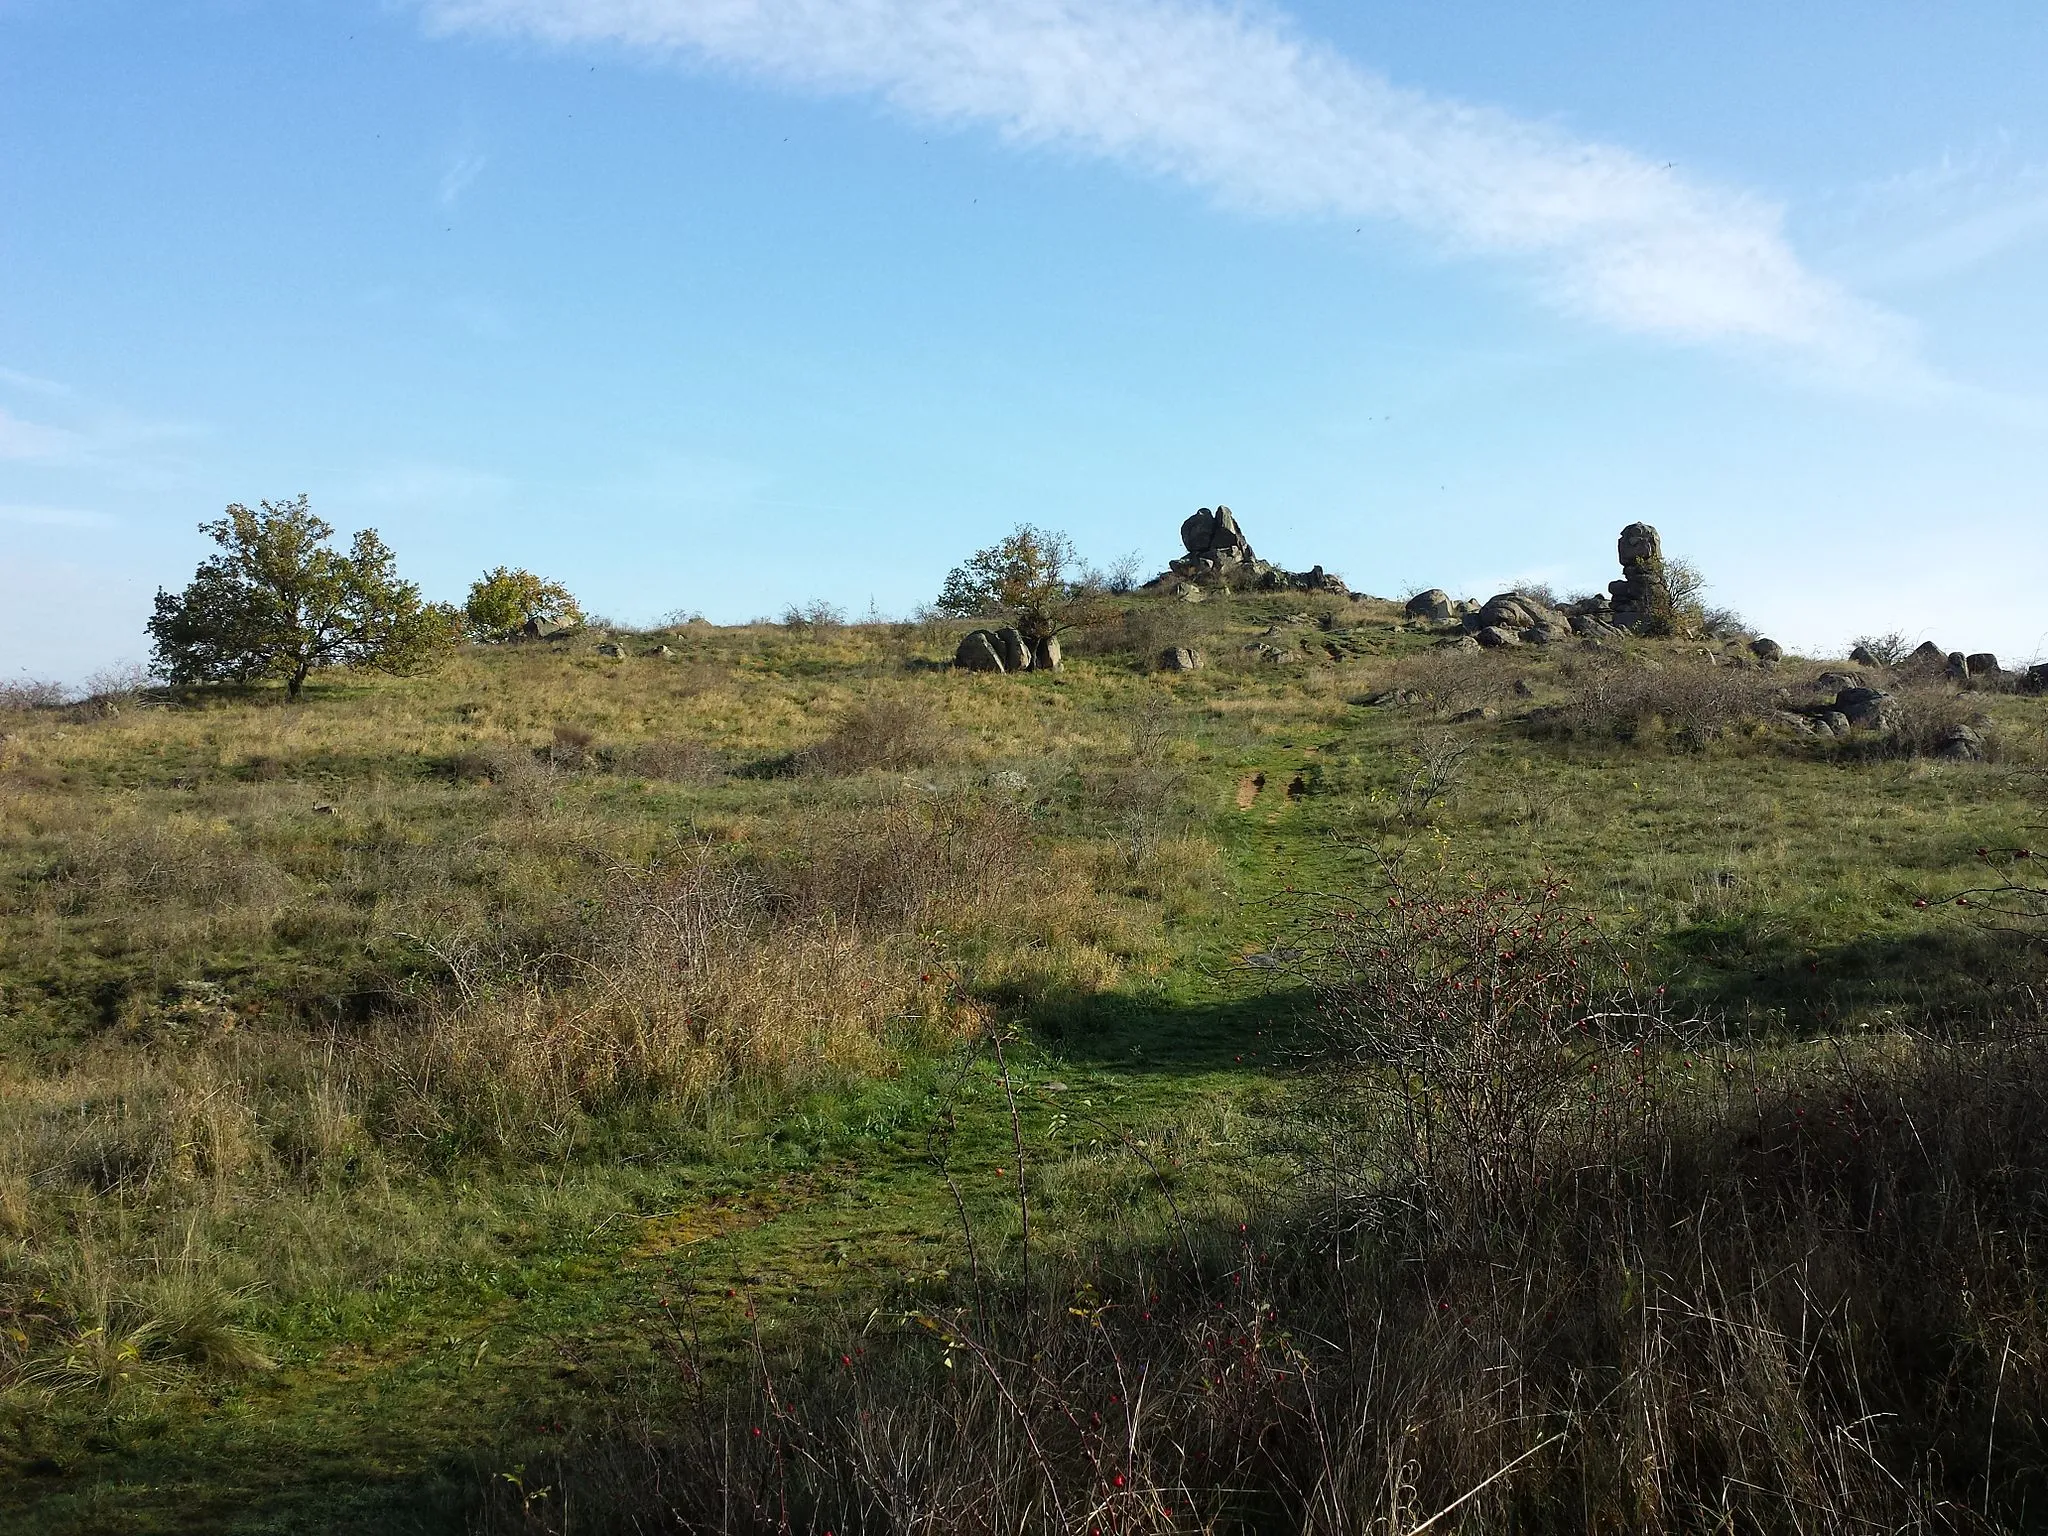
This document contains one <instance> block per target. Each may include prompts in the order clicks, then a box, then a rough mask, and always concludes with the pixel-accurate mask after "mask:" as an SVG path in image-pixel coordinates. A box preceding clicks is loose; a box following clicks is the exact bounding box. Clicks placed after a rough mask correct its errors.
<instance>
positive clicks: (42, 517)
mask: <svg viewBox="0 0 2048 1536" xmlns="http://www.w3.org/2000/svg"><path fill="white" fill-rule="evenodd" d="M118 522H119V519H117V518H114V517H110V516H109V515H108V514H106V513H105V512H88V511H85V510H84V509H82V508H79V507H33V506H28V507H25V506H18V505H9V504H7V503H0V523H25V524H27V525H28V526H29V527H32V528H112V527H114V526H116V525H117V523H118Z"/></svg>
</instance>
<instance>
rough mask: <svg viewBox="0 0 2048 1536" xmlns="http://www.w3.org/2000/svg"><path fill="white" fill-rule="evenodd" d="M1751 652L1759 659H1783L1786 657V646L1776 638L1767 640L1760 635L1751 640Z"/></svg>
mask: <svg viewBox="0 0 2048 1536" xmlns="http://www.w3.org/2000/svg"><path fill="white" fill-rule="evenodd" d="M1749 654H1750V655H1752V656H1754V657H1755V658H1756V659H1757V660H1758V661H1783V660H1784V659H1785V648H1784V647H1783V646H1782V645H1780V644H1778V642H1777V641H1775V640H1767V639H1765V638H1764V637H1763V636H1762V635H1758V636H1757V637H1756V638H1755V639H1754V640H1752V641H1750V642H1749Z"/></svg>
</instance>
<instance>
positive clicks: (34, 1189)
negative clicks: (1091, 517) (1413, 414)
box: [0, 593, 2048, 1536]
mask: <svg viewBox="0 0 2048 1536" xmlns="http://www.w3.org/2000/svg"><path fill="white" fill-rule="evenodd" d="M1121 606H1122V612H1121V615H1120V617H1119V618H1117V619H1116V620H1115V621H1114V622H1112V623H1107V624H1104V625H1101V626H1099V627H1097V628H1095V629H1091V630H1089V631H1086V632H1084V633H1081V634H1079V635H1077V636H1072V637H1069V638H1070V640H1071V641H1072V643H1071V644H1070V645H1069V648H1068V655H1067V663H1066V666H1065V668H1064V670H1063V671H1062V672H1061V673H1059V674H1057V675H1042V674H1028V675H1021V676H988V675H980V674H971V673H963V672H955V671H953V670H952V669H951V668H950V666H949V665H947V664H946V663H947V662H948V660H949V658H950V657H951V655H952V651H953V646H954V643H955V641H956V639H957V636H958V634H959V633H960V632H961V630H962V629H963V628H964V627H965V626H953V625H948V624H936V623H934V624H918V625H912V624H901V625H889V624H862V625H851V626H849V625H840V624H836V623H829V622H828V623H822V624H819V623H807V624H796V625H756V626H750V627H740V628H719V627H714V626H709V625H704V624H692V625H686V626H683V627H680V628H675V629H669V630H662V631H658V632H647V633H635V634H630V635H627V634H618V635H615V636H613V637H612V638H613V639H614V640H616V641H617V642H618V644H619V646H620V648H621V649H623V650H624V651H625V652H626V654H625V656H624V657H623V658H622V659H614V658H609V657H605V656H601V655H599V654H598V653H597V651H596V649H595V645H596V642H597V640H598V639H599V638H601V637H599V636H597V635H595V634H590V633H585V634H580V635H577V636H574V637H571V638H569V639H566V640H558V641H553V642H547V643H533V644H525V645H507V646H497V647H473V648H469V649H467V650H465V651H463V652H462V653H460V654H459V655H458V656H457V657H456V658H455V659H454V660H453V661H452V662H451V663H450V664H449V665H447V666H446V667H445V668H443V669H442V670H440V671H438V672H435V673H433V674H431V675H428V676H425V677H420V678H414V679H402V680H401V679H384V678H370V677H361V676H353V675H339V674H323V675H319V676H316V678H315V680H314V681H313V682H312V683H311V684H310V685H309V686H308V688H307V690H306V694H305V696H304V698H303V699H302V700H301V701H300V702H298V703H296V704H287V703H286V702H285V701H284V700H283V698H282V697H281V694H279V693H277V692H274V691H261V690H259V691H254V692H249V693H244V694H233V693H212V694H205V695H194V696H192V697H189V698H184V699H166V698H163V697H160V696H156V695H152V694H149V693H146V692H141V691H138V692H134V693H122V694H118V695H116V694H109V695H105V696H102V697H99V698H96V699H94V700H89V701H86V702H84V703H78V704H58V703H54V702H50V701H47V700H45V701H36V700H31V699H26V698H24V699H19V700H16V701H15V705H16V707H11V708H6V709H0V1527H4V1528H10V1529H22V1530H36V1531H60V1532H61V1531H80V1532H83V1531H133V1532H154V1531H184V1530H192V1531H198V1530H249V1531H305V1530H327V1529H333V1530H407V1531H414V1530H418V1531H429V1530H431V1531H440V1530H463V1529H475V1530H493V1531H495V1530H522V1531H525V1530H548V1531H585V1530H664V1529H673V1530H730V1531H740V1530H747V1531H753V1530H761V1531H767V1530H771V1529H772V1530H797V1531H827V1530H839V1531H849V1530H862V1531H875V1532H880V1531H891V1532H894V1531H911V1530H918V1531H930V1532H940V1531H969V1530H972V1531H990V1532H995V1531H1020V1532H1021V1531H1026V1530H1030V1531H1040V1530H1044V1531H1055V1530H1056V1531H1074V1532H1077V1533H1078V1532H1087V1533H1090V1536H1098V1533H1101V1532H1109V1531H1116V1532H1137V1531H1184V1530H1185V1531H1209V1530H1215V1531H1226V1530H1232V1531H1235V1530H1257V1531H1281V1530H1302V1529H1315V1530H1319V1531H1323V1530H1327V1531H1330V1532H1336V1531H1358V1532H1364V1531H1369V1530H1370V1531H1385V1532H1389V1533H1393V1532H1410V1531H1420V1530H1422V1529H1425V1528H1426V1529H1432V1530H1449V1529H1464V1530H1471V1531H1481V1530H1489V1531H1490V1530H1507V1529H1528V1530H1566V1529H1579V1530H1586V1529H1596V1528H1597V1529H1603V1530H1615V1531H1624V1530H1627V1531H1634V1530H1642V1531H1649V1530H1662V1529H1685V1530H1691V1529H1699V1530H1702V1531H1705V1530H1729V1531H1736V1530H1780V1529H1782V1530H1786V1531H1793V1530H1798V1531H1835V1530H1842V1531H1847V1530H1850V1529H1871V1528H1880V1529H1905V1528H1916V1529H1927V1530H1934V1529H1969V1530H1994V1529H2022V1528H2026V1525H2027V1522H2028V1519H2029V1516H2030V1512H2031V1514H2032V1517H2033V1518H2036V1519H2038V1517H2039V1516H2038V1512H2039V1511H2040V1510H2041V1509H2042V1508H2044V1507H2048V1505H2044V1497H2048V1487H2044V1478H2048V1459H2044V1458H2048V1435H2044V1433H2043V1430H2044V1424H2048V1421H2044V1419H2043V1412H2044V1409H2048V1401H2044V1399H2043V1395H2042V1391H2041V1387H2040V1385H2039V1384H2040V1383H2041V1382H2042V1381H2048V1326H2044V1323H2043V1318H2044V1316H2048V1310H2044V1309H2048V1290H2044V1281H2048V1275H2044V1272H2043V1271H2041V1270H2037V1269H2036V1268H2034V1266H2035V1265H2036V1264H2038V1263H2039V1262H2040V1260H2039V1258H2038V1257H2037V1253H2038V1250H2039V1245H2040V1242H2041V1240H2042V1239H2043V1238H2044V1237H2048V1205H2044V1204H2043V1200H2044V1198H2048V1142H2044V1139H2043V1136H2042V1134H2041V1133H2042V1132H2043V1131H2044V1130H2048V1121H2044V1114H2048V1111H2043V1109H2042V1108H2041V1107H2040V1106H2039V1104H2038V1103H2037V1102H2036V1100H2037V1098H2038V1094H2037V1092H2036V1085H2037V1084H2038V1082H2039V1081H2040V1077H2039V1068H2040V1067H2041V1066H2043V1065H2048V1063H2044V1062H2043V1061H2042V1060H2041V1047H2040V1043H2039V1037H2038V1034H2037V1031H2038V1030H2039V1027H2040V1023H2041V1013H2040V1004H2039V994H2038V990H2037V989H2038V987H2039V986H2040V984H2041V981H2042V979H2043V965H2042V954H2041V950H2040V947H2039V946H2040V941H2041V940H2042V939H2043V938H2044V937H2048V934H2044V933H2042V932H2040V931H2039V930H2038V927H2037V926H2036V925H2033V924H2031V923H2030V922H2029V921H2028V920H2027V919H2025V918H2020V919H2012V920H2008V919H2005V918H2001V917H1999V916H1998V915H1996V913H1995V912H1987V910H1986V906H1985V902H1984V900H1983V899H1982V898H1980V897H1973V896H1972V895H1971V894H1970V893H1973V892H1979V891H1981V890H1982V888H1984V887H1985V886H1986V885H1987V884H1997V883H1999V882H2001V881H2003V880H2006V879H2007V878H2009V876H2008V874H2007V873H2006V872H2007V871H2010V870H2012V869H2022V870H2023V869H2024V868H2025V867H2026V866H2025V865H2023V864H2014V863H2012V862H2011V861H2010V859H2009V858H2008V857H2007V854H2006V852H2005V851H2008V850H2013V849H2018V848H2023V847H2026V846H2027V844H2028V843H2029V841H2030V839H2034V838H2038V837H2039V835H2040V834H2039V831H2038V827H2039V822H2040V818H2041V815H2042V809H2043V805H2042V795H2041V783H2042V780H2041V778H2040V777H2039V768H2040V765H2041V764H2042V762H2043V760H2044V740H2043V728H2044V725H2048V700H2042V699H2039V698H2033V697H2023V696H2018V695H2014V694H2008V693H2002V692H1998V691H1995V690H1991V689H1983V690H1975V689H1973V690H1969V691H1963V690H1960V689H1958V688H1957V687H1956V686H1955V685H1952V684H1947V683H1939V684H1927V685H1921V686H1918V687H1913V688H1904V689H1902V691H1901V700H1902V716H1903V724H1902V727H1901V730H1900V732H1899V733H1898V735H1897V736H1896V737H1895V738H1893V739H1890V740H1882V741H1881V740H1878V739H1876V738H1873V737H1868V736H1862V735H1859V736H1855V737H1850V738H1844V739H1839V740H1837V739H1815V738H1812V737H1805V736H1800V735H1797V734H1795V733H1794V732H1791V731H1789V730H1788V729H1786V728H1785V726H1784V725H1783V723H1782V722H1781V721H1780V720H1779V718H1778V715H1777V711H1778V710H1779V709H1780V708H1782V707H1783V705H1784V704H1785V703H1786V702H1788V701H1789V702H1792V703H1798V702H1803V701H1808V700H1811V699H1816V698H1818V697H1820V696H1821V695H1822V694H1823V693H1824V692H1826V691H1827V690H1826V689H1825V688H1823V687H1821V686H1820V685H1818V684H1817V682H1816V679H1817V677H1818V675H1819V674H1820V673H1821V672H1823V671H1825V670H1829V669H1830V664H1828V663H1825V662H1822V661H1817V660H1816V661H1809V660H1801V659H1796V658H1795V659H1788V660H1786V661H1784V662H1783V663H1780V664H1778V665H1777V666H1775V667H1771V668H1762V667H1757V666H1753V665H1751V664H1750V663H1749V660H1748V657H1747V655H1746V653H1743V652H1741V651H1740V649H1739V648H1738V647H1735V646H1732V645H1722V644H1719V643H1717V642H1711V641H1687V640H1675V641H1655V642H1652V641H1629V642H1609V643H1607V644H1605V645H1604V646H1602V647H1599V648H1587V647H1582V646H1580V645H1578V644H1570V645H1555V646H1550V647H1528V648H1523V649H1518V650H1512V651H1495V652H1484V653H1469V652H1464V651H1456V650H1452V649H1448V648H1445V647H1443V646H1441V645H1440V644H1439V643H1438V637H1437V636H1435V635H1433V634H1431V633H1428V632H1425V631H1424V630H1422V629H1419V628H1417V627H1415V626H1413V625H1410V624H1406V623H1404V622H1403V621H1402V619H1401V616H1400V609H1399V607H1398V606H1397V605H1395V604H1391V603H1382V602H1378V601H1375V600H1370V599H1367V600H1359V601H1352V602H1345V601H1342V600H1339V599H1335V598H1332V597H1328V596H1324V595H1316V596H1304V595H1302V594H1298V593H1280V594H1271V595H1264V594H1261V595H1250V594H1247V595H1240V596H1235V597H1212V598H1210V599H1209V600H1208V601H1205V602H1202V603H1199V604H1196V603H1185V602H1179V601H1174V600H1168V599H1153V598H1149V597H1133V598H1130V599H1127V600H1125V601H1124V602H1123V603H1122V605H1121ZM1169 645H1192V646H1195V647H1198V648H1199V649H1200V650H1201V651H1202V652H1203V654H1204V656H1205V658H1206V663H1205V665H1204V666H1203V667H1202V668H1201V669H1200V670H1198V671H1194V672H1190V673H1174V674H1168V673H1162V672H1160V671H1158V670H1156V658H1157V657H1158V655H1159V653H1160V651H1161V649H1162V648H1163V647H1165V646H1169ZM1258 647H1263V650H1260V649H1256V648H1258ZM1841 669H1842V668H1841V664H1833V670H1838V671H1839V670H1841ZM1966 721H1976V722H1980V723H1979V725H1978V728H1979V729H1980V730H1981V731H1982V733H1983V735H1984V737H1985V739H1986V741H1987V743H1988V750H1987V753H1986V760H1982V761H1975V760H1961V761H1958V760H1948V759H1945V758H1942V757H1940V756H1938V755H1935V754H1934V753H1932V752H1931V751H1930V750H1928V748H1929V747H1930V746H1931V744H1932V743H1934V742H1936V741H1938V740H1939V739H1940V736H1941V732H1942V730H1943V729H1944V728H1945V727H1947V726H1949V725H1952V724H1955V723H1960V722H1966ZM1980 850H1990V851H1992V852H1991V854H1990V855H1989V856H1988V857H1987V856H1986V855H1985V854H1980ZM1958 897H1962V898H1963V901H1962V902H1961V903H1960V904H1959V903H1958V902H1957V900H1956V898H1958ZM1389 914H1392V915H1389ZM1567 934H1568V935H1569V936H1570V937H1569V940H1568V941H1567V939H1566V938H1565V937H1564V936H1565V935H1567ZM1574 946H1576V947H1574ZM1538 972H1540V975H1539V974H1536V973H1538ZM1622 998H1625V999H1627V1000H1628V1001H1627V1003H1626V1006H1623V1005H1622V1004H1620V1003H1617V1002H1616V1001H1615V1000H1616V999H1622ZM1389 1021H1394V1022H1391V1023H1390V1022H1389ZM1397 1024H1398V1026H1399V1027H1396V1025H1397ZM1603 1074H1604V1075H1603ZM2030 1501H2031V1502H2030Z"/></svg>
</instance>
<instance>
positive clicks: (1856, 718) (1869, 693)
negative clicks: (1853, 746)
mask: <svg viewBox="0 0 2048 1536" xmlns="http://www.w3.org/2000/svg"><path fill="white" fill-rule="evenodd" d="M1835 708H1836V709H1837V710H1838V711H1840V712H1841V713H1842V714H1843V715H1845V716H1847V717H1848V721H1849V723H1850V724H1851V725H1853V726H1855V727H1856V729H1858V730H1859V731H1889V730H1891V729H1893V728H1894V727H1895V726H1896V725H1897V724H1898V718H1899V717H1898V704H1897V702H1896V701H1895V700H1894V699H1893V698H1892V696H1891V695H1890V694H1888V693H1886V692H1885V691H1884V690H1883V689H1881V688H1844V689H1843V690H1842V691H1841V692H1840V693H1838V694H1836V695H1835Z"/></svg>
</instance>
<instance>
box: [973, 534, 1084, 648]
mask: <svg viewBox="0 0 2048 1536" xmlns="http://www.w3.org/2000/svg"><path fill="white" fill-rule="evenodd" d="M1101 599H1102V581H1101V578H1099V577H1097V576H1095V575H1094V574H1093V573H1092V572H1090V571H1087V570H1085V569H1084V568H1083V567H1082V566H1081V563H1080V560H1079V557H1078V556H1077V555H1076V554H1075V552H1074V544H1073V541H1072V540H1071V539H1069V538H1068V537H1067V536H1066V535H1065V534H1063V533H1055V532H1053V531H1052V530H1051V529H1047V528H1034V527H1032V526H1031V525H1030V524H1029V523H1020V524H1019V525H1018V526H1017V528H1016V530H1015V531H1014V532H1013V533H1011V535H1010V536H1009V537H1008V538H1006V539H1004V540H1003V541H1002V542H1001V543H999V544H991V545H990V546H989V547H988V548H987V549H983V550H977V551H976V552H975V553H974V554H972V555H970V556H968V557H967V560H966V562H965V563H964V564H962V565H958V566H955V567H954V568H953V570H952V572H951V573H950V574H948V575H947V577H946V585H945V587H944V588H943V589H942V590H941V591H940V593H939V601H938V610H939V612H941V613H944V614H950V615H952V616H953V617H955V618H982V617H985V616H989V615H995V614H1000V615H1002V616H1003V617H1005V618H1007V619H1009V620H1010V622H1011V623H1013V624H1015V625H1016V626H1017V632H1018V633H1019V634H1021V635H1022V636H1023V637H1024V639H1025V641H1026V643H1027V644H1029V645H1030V647H1031V650H1032V655H1033V657H1034V659H1035V660H1034V664H1036V665H1044V664H1045V663H1046V661H1047V660H1048V658H1049V656H1050V645H1051V641H1052V639H1053V637H1054V636H1055V635H1058V634H1061V633H1063V632H1064V631H1066V630H1069V629H1075V628H1078V627H1080V626H1083V625H1087V624H1092V623H1095V622H1097V620H1098V619H1099V618H1100V617H1101Z"/></svg>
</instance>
